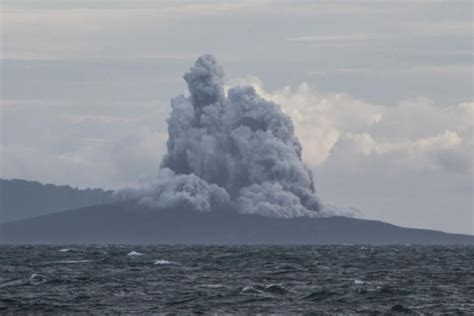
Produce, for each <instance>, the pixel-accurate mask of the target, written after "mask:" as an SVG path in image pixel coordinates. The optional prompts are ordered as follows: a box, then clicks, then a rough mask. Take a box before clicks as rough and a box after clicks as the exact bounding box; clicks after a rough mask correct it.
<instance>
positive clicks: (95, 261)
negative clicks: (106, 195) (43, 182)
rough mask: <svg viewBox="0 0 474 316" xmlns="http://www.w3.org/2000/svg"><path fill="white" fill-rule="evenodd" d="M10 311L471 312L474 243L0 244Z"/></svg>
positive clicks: (4, 305) (0, 271)
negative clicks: (301, 244) (471, 244)
mask: <svg viewBox="0 0 474 316" xmlns="http://www.w3.org/2000/svg"><path fill="white" fill-rule="evenodd" d="M132 251H135V252H138V253H141V254H143V255H132V254H133V253H131V254H130V252H132ZM128 254H130V255H128ZM8 312H12V313H17V312H39V313H74V312H87V313H96V314H103V313H107V312H108V313H116V312H121V313H141V314H142V313H145V314H146V313H176V312H183V313H206V314H208V313H217V314H219V313H251V314H253V313H278V314H288V313H305V314H307V313H312V312H314V313H316V314H321V313H358V312H359V313H387V312H390V313H395V312H411V313H415V314H416V313H429V314H431V313H447V314H463V313H464V314H472V313H474V247H469V246H466V247H462V246H459V247H441V246H434V247H431V246H430V247H428V246H388V247H385V246H384V247H372V246H364V247H361V246H295V247H293V246H284V247H280V246H131V245H124V246H98V245H97V246H71V245H68V246H0V313H8Z"/></svg>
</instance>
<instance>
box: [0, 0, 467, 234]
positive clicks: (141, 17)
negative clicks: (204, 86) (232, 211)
mask: <svg viewBox="0 0 474 316" xmlns="http://www.w3.org/2000/svg"><path fill="white" fill-rule="evenodd" d="M472 4H473V2H471V1H466V2H460V1H445V2H444V1H439V2H428V1H394V2H385V1H383V2H380V1H378V2H375V1H373V2H357V3H356V1H348V2H339V1H338V2H315V1H300V2H297V1H287V2H285V1H279V2H272V3H270V2H267V1H262V2H257V1H254V0H253V1H248V2H229V3H224V2H222V1H219V2H217V1H216V2H213V1H206V2H198V1H192V2H188V3H186V2H179V3H178V4H177V3H175V1H169V2H167V1H85V0H81V1H74V0H72V1H50V0H44V1H20V0H15V1H2V2H1V108H0V115H1V144H0V159H1V160H0V168H1V169H0V176H1V177H2V178H22V179H32V180H38V181H41V182H48V183H57V184H70V185H73V186H79V187H104V188H118V187H121V186H124V185H133V184H136V183H139V182H143V181H147V180H150V179H152V178H153V177H154V176H156V173H157V171H158V166H159V162H160V158H161V156H162V154H163V153H164V145H165V142H166V139H167V134H166V122H165V119H166V117H167V114H168V112H169V110H170V106H169V99H170V98H172V97H174V96H176V95H178V94H182V93H186V85H185V83H184V81H183V79H182V75H183V73H184V72H185V71H186V70H187V69H188V68H189V67H190V66H191V65H192V64H193V62H194V60H195V59H196V58H197V57H198V56H199V55H201V54H204V53H211V54H213V55H215V56H216V58H217V59H218V60H219V62H220V63H221V64H222V65H223V67H224V69H225V72H226V82H227V85H229V86H231V85H234V84H252V85H254V86H255V87H256V89H257V91H258V92H259V93H260V94H262V95H263V96H264V97H265V98H267V99H271V100H273V101H275V102H277V103H279V104H281V105H282V107H283V110H284V111H285V112H286V113H288V114H289V115H290V116H291V117H292V119H293V121H294V123H295V127H296V132H297V135H298V136H299V137H300V139H301V141H302V143H303V146H304V150H303V156H304V159H305V161H306V163H307V164H308V165H309V166H310V167H311V168H312V170H313V171H314V174H315V178H316V188H317V191H318V194H319V196H320V198H321V200H322V201H323V202H326V203H332V204H337V205H342V206H354V207H357V208H359V209H360V210H361V211H362V213H363V214H364V216H365V217H366V218H370V219H380V220H383V221H388V222H391V223H395V224H399V225H403V226H411V227H422V228H432V229H441V230H445V231H449V232H463V233H471V234H472V233H474V231H473V230H474V228H473V227H474V223H473V186H474V185H473V167H472V163H473V161H472V159H473V148H474V147H473V145H474V140H473V120H474V118H473V115H474V103H473V96H472V94H473V93H472V84H473V78H472V71H473V68H472V66H473V49H472V48H473V47H472V45H473V44H472V35H473V34H472V32H473V26H472V14H473V8H472Z"/></svg>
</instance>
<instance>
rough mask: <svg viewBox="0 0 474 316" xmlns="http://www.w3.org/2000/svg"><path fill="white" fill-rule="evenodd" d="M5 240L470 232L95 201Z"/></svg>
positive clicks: (296, 240)
mask: <svg viewBox="0 0 474 316" xmlns="http://www.w3.org/2000/svg"><path fill="white" fill-rule="evenodd" d="M0 242H1V243H8V244H10V243H11V244H64V243H66V244H67V243H70V244H72V243H73V244H82V243H128V244H380V245H383V244H474V236H469V235H460V234H448V233H443V232H439V231H433V230H422V229H412V228H403V227H398V226H395V225H391V224H387V223H383V222H379V221H373V220H360V219H353V218H347V217H326V218H302V217H300V218H292V219H277V218H269V217H263V216H260V215H241V214H237V213H233V212H211V213H198V212H193V211H186V210H168V211H161V212H158V211H152V210H148V209H144V208H136V207H135V208H134V207H131V206H127V205H95V206H91V207H85V208H80V209H75V210H70V211H64V212H60V213H55V214H50V215H44V216H40V217H36V218H32V219H26V220H21V221H16V222H11V223H5V224H1V225H0Z"/></svg>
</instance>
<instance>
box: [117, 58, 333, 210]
mask: <svg viewBox="0 0 474 316" xmlns="http://www.w3.org/2000/svg"><path fill="white" fill-rule="evenodd" d="M223 78H224V71H223V69H222V67H221V66H220V65H219V64H218V63H217V61H216V59H215V58H214V57H213V56H211V55H204V56H201V57H199V58H198V59H197V61H196V62H195V64H194V66H193V67H191V69H190V70H189V71H188V72H187V73H186V74H185V75H184V80H185V81H186V82H187V85H188V89H189V92H190V96H189V97H185V96H183V95H181V96H178V97H176V98H174V99H173V100H172V101H171V107H172V111H171V114H170V117H169V118H168V132H169V139H168V142H167V153H166V155H165V156H164V157H163V160H162V162H161V166H160V171H159V174H158V177H157V179H156V180H155V181H153V182H152V183H150V184H148V185H146V186H141V187H135V188H126V189H122V190H119V191H118V192H117V193H116V196H117V197H118V198H119V199H120V200H123V199H127V200H134V201H136V203H139V204H141V205H145V206H148V207H151V208H154V209H158V210H159V209H170V208H189V209H193V210H196V211H201V212H211V211H227V210H233V211H237V212H240V213H251V214H261V215H265V216H270V217H285V218H289V217H296V216H311V217H312V216H319V215H321V214H322V213H324V211H321V206H320V203H319V201H318V198H317V196H316V194H315V190H314V183H313V177H312V174H311V171H310V169H309V168H308V167H307V166H306V165H305V164H304V163H303V161H302V146H301V144H300V142H299V140H298V138H297V137H296V136H295V133H294V127H293V123H292V121H291V119H290V117H288V116H287V115H286V114H284V113H283V112H282V111H281V109H280V106H279V105H277V104H275V103H273V102H270V101H267V100H264V99H262V98H261V97H260V96H259V95H258V94H257V93H256V92H255V90H254V88H252V87H234V88H231V89H229V91H228V92H227V96H226V93H225V91H224V87H223Z"/></svg>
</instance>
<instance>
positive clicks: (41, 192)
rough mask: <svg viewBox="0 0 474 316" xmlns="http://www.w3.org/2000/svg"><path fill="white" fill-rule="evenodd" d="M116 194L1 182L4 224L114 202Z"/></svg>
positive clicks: (1, 219) (0, 215)
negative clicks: (112, 199) (112, 197)
mask: <svg viewBox="0 0 474 316" xmlns="http://www.w3.org/2000/svg"><path fill="white" fill-rule="evenodd" d="M111 195H112V191H105V190H102V189H77V188H73V187H70V186H68V185H61V186H58V185H53V184H41V183H39V182H36V181H26V180H19V179H12V180H6V179H0V223H4V222H8V221H14V220H19V219H24V218H29V217H35V216H39V215H44V214H49V213H54V212H59V211H63V210H67V209H72V208H79V207H85V206H90V205H95V204H103V203H108V202H110V201H111Z"/></svg>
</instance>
